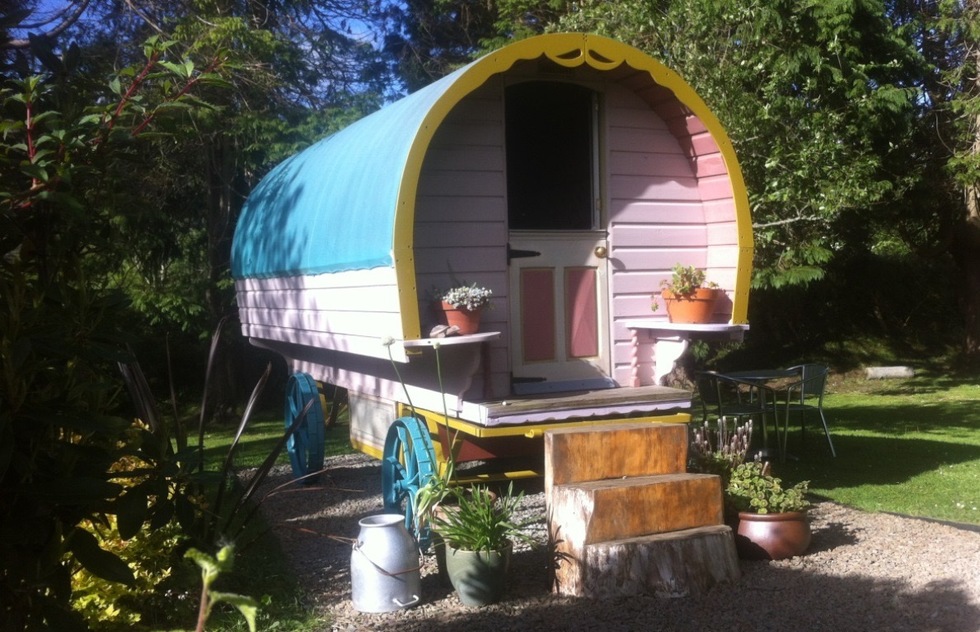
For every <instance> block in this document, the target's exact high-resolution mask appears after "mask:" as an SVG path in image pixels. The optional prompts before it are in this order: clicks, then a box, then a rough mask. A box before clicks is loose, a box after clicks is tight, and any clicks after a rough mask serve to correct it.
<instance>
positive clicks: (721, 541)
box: [555, 525, 740, 599]
mask: <svg viewBox="0 0 980 632" xmlns="http://www.w3.org/2000/svg"><path fill="white" fill-rule="evenodd" d="M739 577H740V572H739V566H738V556H737V554H736V551H735V541H734V539H733V538H732V534H731V529H730V528H729V527H727V526H726V525H715V526H707V527H698V528H695V529H686V530H683V531H675V532H672V533H659V534H655V535H646V536H641V537H636V538H627V539H620V540H612V541H608V542H597V543H594V544H589V545H586V546H585V547H584V550H582V551H581V555H580V557H574V556H569V555H566V556H564V557H559V563H558V567H557V569H556V570H555V585H556V591H557V592H558V593H559V594H562V595H569V596H576V597H589V598H593V599H608V598H613V597H621V596H633V595H654V596H658V597H685V596H699V595H703V594H705V593H706V592H707V591H708V590H709V589H710V588H711V587H712V586H714V585H715V584H719V583H734V582H737V581H738V579H739Z"/></svg>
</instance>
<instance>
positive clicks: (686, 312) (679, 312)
mask: <svg viewBox="0 0 980 632" xmlns="http://www.w3.org/2000/svg"><path fill="white" fill-rule="evenodd" d="M720 292H721V290H719V289H714V288H706V287H701V288H698V289H697V290H695V291H694V294H692V295H690V296H683V297H681V296H678V295H675V294H674V293H673V292H671V291H670V290H666V289H665V290H663V291H661V292H660V297H661V298H663V300H664V303H665V304H666V305H667V316H668V317H670V322H672V323H710V322H711V319H712V317H713V316H714V313H715V303H717V302H718V297H719V296H720Z"/></svg>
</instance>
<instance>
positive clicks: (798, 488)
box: [725, 461, 810, 514]
mask: <svg viewBox="0 0 980 632" xmlns="http://www.w3.org/2000/svg"><path fill="white" fill-rule="evenodd" d="M809 485H810V482H809V481H803V482H801V483H797V484H796V485H794V486H793V487H789V488H784V487H783V481H782V480H781V479H779V478H777V477H775V476H773V475H772V474H771V473H770V472H769V464H768V463H760V462H758V461H753V462H751V463H742V464H741V465H739V466H737V467H736V468H735V469H734V470H732V475H731V479H730V480H729V481H728V487H727V488H726V490H725V493H726V494H727V496H728V497H729V498H731V499H732V501H733V502H734V504H735V506H736V507H737V508H738V510H739V511H747V512H751V513H757V514H769V513H785V512H787V511H806V510H807V509H808V508H809V507H810V503H809V501H807V499H806V498H805V495H806V492H807V489H808V487H809Z"/></svg>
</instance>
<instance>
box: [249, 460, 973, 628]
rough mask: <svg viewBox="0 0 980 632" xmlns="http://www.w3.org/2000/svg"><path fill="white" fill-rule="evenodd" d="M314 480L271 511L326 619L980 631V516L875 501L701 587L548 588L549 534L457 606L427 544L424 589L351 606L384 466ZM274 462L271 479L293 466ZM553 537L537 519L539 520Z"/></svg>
mask: <svg viewBox="0 0 980 632" xmlns="http://www.w3.org/2000/svg"><path fill="white" fill-rule="evenodd" d="M327 467H328V468H330V469H329V471H328V472H327V474H326V475H324V476H323V477H322V478H321V479H320V481H319V483H318V484H317V485H316V486H307V487H295V486H288V487H286V488H284V489H283V490H281V491H278V492H277V493H275V494H273V495H270V496H269V497H267V498H266V500H265V502H264V503H263V505H262V509H263V512H264V513H265V515H266V516H267V518H268V519H269V520H270V521H271V522H272V523H273V524H274V525H275V526H274V529H275V533H276V534H277V536H278V537H279V539H280V541H281V543H282V547H283V550H284V551H285V553H286V555H287V556H288V557H289V558H290V560H291V562H292V565H293V567H294V569H295V571H296V573H297V574H298V575H299V577H300V580H301V585H303V586H305V587H307V589H308V590H307V593H306V595H305V598H307V599H309V600H311V601H312V602H313V603H315V605H316V607H317V609H318V610H319V611H321V612H322V613H323V614H324V618H325V619H327V620H329V621H330V623H328V624H325V625H324V628H323V630H419V631H425V632H438V631H440V630H446V631H449V630H460V629H464V628H465V629H467V630H480V631H485V630H493V631H494V632H500V631H503V630H596V631H597V632H598V631H606V630H609V631H614V630H692V631H695V630H696V631H714V630H718V631H721V630H724V631H727V632H731V631H743V630H744V631H749V630H752V631H756V630H772V631H783V630H786V631H793V630H828V631H829V630H833V631H835V632H848V631H852V630H853V631H855V632H857V631H862V632H863V631H876V630H888V631H891V632H899V631H909V632H929V631H937V632H939V631H942V632H980V528H977V527H963V528H960V527H956V526H951V525H947V524H939V523H936V522H932V521H927V520H920V519H915V518H905V517H899V516H893V515H888V514H869V513H864V512H861V511H856V510H854V509H849V508H847V507H843V506H840V505H836V504H833V503H827V502H824V503H818V504H817V505H816V506H815V507H814V508H813V509H812V510H811V524H812V528H813V541H812V544H811V546H810V550H809V551H808V552H807V553H806V555H803V556H801V557H797V558H793V559H790V560H784V561H780V562H742V563H741V564H742V578H741V580H740V581H739V582H738V583H737V584H735V585H722V586H717V587H715V588H714V589H712V590H711V591H710V592H709V593H708V594H707V595H705V596H703V597H699V598H692V597H687V598H679V599H657V598H653V597H649V598H648V597H631V598H622V599H615V600H609V601H591V600H585V599H573V598H564V597H556V596H553V595H552V594H551V593H550V592H549V586H548V580H547V570H546V569H547V564H548V559H547V554H546V551H545V548H546V547H543V546H542V547H538V548H537V549H535V550H530V549H528V548H526V547H525V548H519V549H518V550H517V551H515V556H514V560H513V563H512V567H511V573H510V584H509V587H508V592H507V594H506V595H505V597H504V600H503V601H502V602H501V603H499V604H496V605H494V606H489V607H486V608H479V609H475V608H467V607H465V606H462V605H461V604H460V603H459V601H458V599H457V598H456V596H455V594H454V593H453V591H452V588H451V587H448V586H443V585H442V584H441V582H440V580H439V578H438V577H437V575H436V568H435V561H434V559H433V558H432V556H431V555H427V556H425V558H424V559H423V567H422V600H423V603H422V604H421V605H419V606H416V607H414V608H410V609H407V610H402V611H399V612H395V613H388V614H364V613H359V612H357V611H355V610H354V609H353V608H352V607H351V601H350V554H351V542H352V541H353V539H354V538H355V537H356V536H357V533H358V530H359V527H358V524H357V521H358V520H359V519H360V518H362V517H364V516H368V515H372V514H377V513H381V512H382V506H381V494H380V480H381V468H380V464H379V462H378V461H377V460H374V459H371V458H370V457H367V456H364V455H360V454H355V455H345V456H340V457H332V458H330V459H328V462H327ZM288 469H289V468H288V467H283V468H279V469H277V470H276V471H275V472H274V474H273V475H272V476H271V477H270V480H269V481H268V482H267V484H266V489H271V488H273V487H275V486H276V485H281V484H283V483H285V482H287V481H289V479H290V474H289V471H288ZM524 486H525V491H526V496H525V498H524V500H523V502H522V510H523V511H526V512H528V513H527V515H528V516H543V513H544V495H543V494H542V493H541V482H540V481H528V482H526V483H525V484H524ZM532 531H533V536H534V537H535V538H536V539H537V540H538V541H539V542H541V543H544V542H545V541H546V534H545V529H544V525H543V523H538V524H537V525H536V526H535V527H533V529H532Z"/></svg>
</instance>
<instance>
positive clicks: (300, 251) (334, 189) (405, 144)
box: [232, 68, 465, 278]
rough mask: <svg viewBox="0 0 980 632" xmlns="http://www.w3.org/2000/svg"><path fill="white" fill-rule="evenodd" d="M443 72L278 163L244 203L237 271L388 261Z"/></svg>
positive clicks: (444, 84) (309, 270)
mask: <svg viewBox="0 0 980 632" xmlns="http://www.w3.org/2000/svg"><path fill="white" fill-rule="evenodd" d="M464 71H465V68H462V69H460V70H458V71H456V72H454V73H452V74H451V75H447V76H446V77H443V78H442V79H440V80H439V81H436V82H435V83H432V84H430V85H428V86H426V87H425V88H422V89H421V90H419V91H417V92H414V93H413V94H411V95H409V96H407V97H405V98H403V99H401V100H399V101H396V102H394V103H392V104H390V105H388V106H386V107H385V108H383V109H381V110H378V111H377V112H374V113H373V114H370V115H368V116H366V117H365V118H363V119H360V120H359V121H357V122H355V123H353V124H351V125H350V126H348V127H346V128H344V129H343V130H341V131H339V132H337V133H335V134H333V135H332V136H329V137H327V138H325V139H323V140H321V141H319V142H317V143H315V144H314V145H311V146H310V147H308V148H307V149H305V150H304V151H302V152H300V153H298V154H296V155H294V156H292V157H290V158H288V159H286V160H285V161H283V162H282V163H280V164H279V165H278V166H277V167H275V168H274V169H273V170H272V171H271V172H270V173H269V174H268V175H267V176H266V177H265V178H263V179H262V181H261V182H260V183H259V184H258V186H256V187H255V189H254V190H253V191H252V193H251V194H250V195H249V197H248V200H247V201H246V203H245V206H244V208H243V209H242V213H241V217H240V218H239V220H238V225H237V227H236V230H235V238H234V242H233V245H232V274H233V276H234V277H235V278H247V277H273V276H292V275H301V274H321V273H325V272H338V271H343V270H358V269H366V268H374V267H379V266H391V265H393V261H392V244H393V239H394V214H395V210H396V206H397V199H398V192H399V189H400V186H401V180H402V176H403V173H404V171H405V166H406V162H407V161H408V158H409V152H410V149H411V147H412V144H413V142H414V140H415V137H416V134H417V131H418V129H419V126H420V125H421V124H422V122H423V121H424V119H425V117H426V115H427V114H428V113H429V111H430V109H431V107H432V105H433V104H434V103H435V102H436V101H437V100H438V99H439V98H440V97H442V95H443V93H444V91H445V90H446V89H448V88H449V87H450V86H452V85H453V82H454V78H455V76H456V75H457V74H459V73H462V72H464Z"/></svg>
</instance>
